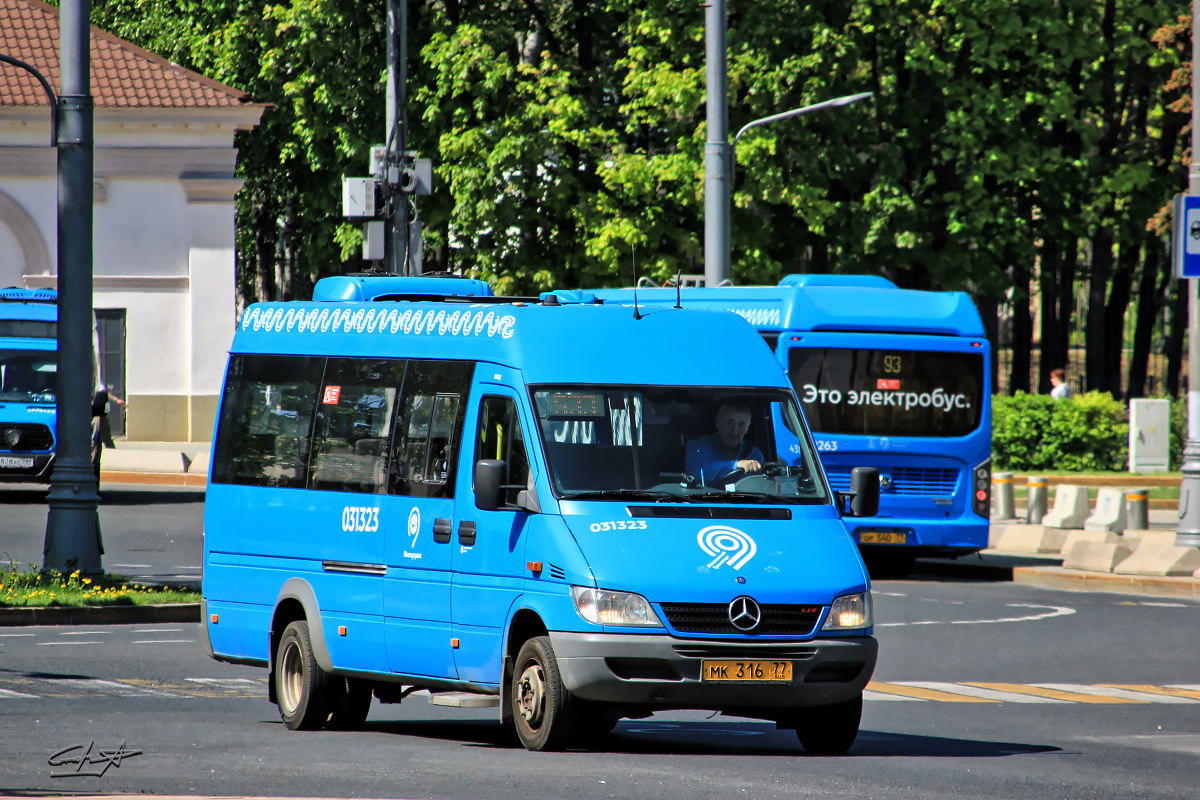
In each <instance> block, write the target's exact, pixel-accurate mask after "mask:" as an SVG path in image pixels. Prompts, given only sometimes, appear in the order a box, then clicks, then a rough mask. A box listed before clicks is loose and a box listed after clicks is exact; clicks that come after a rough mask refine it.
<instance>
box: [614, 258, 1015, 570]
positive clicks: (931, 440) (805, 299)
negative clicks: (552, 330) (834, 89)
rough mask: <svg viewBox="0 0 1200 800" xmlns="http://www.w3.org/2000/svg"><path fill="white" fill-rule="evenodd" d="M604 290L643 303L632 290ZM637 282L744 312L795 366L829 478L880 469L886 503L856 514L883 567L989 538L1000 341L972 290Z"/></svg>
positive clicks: (965, 549) (856, 533) (834, 482)
mask: <svg viewBox="0 0 1200 800" xmlns="http://www.w3.org/2000/svg"><path fill="white" fill-rule="evenodd" d="M595 294H596V296H597V297H601V298H604V299H606V300H607V301H608V302H622V303H627V304H632V303H633V296H634V292H633V291H631V290H629V289H614V290H607V291H605V290H601V291H597V292H596V293H595ZM636 294H637V300H638V302H639V303H641V304H643V305H645V306H646V307H651V308H660V307H663V306H668V307H673V306H675V305H677V304H678V305H681V306H682V307H683V308H686V309H708V310H723V311H729V312H733V313H734V314H737V315H739V316H741V317H743V318H745V319H746V320H747V321H748V322H750V324H752V325H753V326H754V327H755V328H757V329H758V331H759V332H760V334H761V335H762V338H763V339H764V340H765V341H766V342H767V344H768V346H769V347H770V348H771V350H772V351H773V352H774V353H775V355H776V357H777V358H778V359H779V362H780V363H781V364H782V365H783V367H784V368H785V369H786V370H787V373H788V376H789V378H790V380H791V383H792V386H793V387H794V388H795V390H796V393H797V395H798V396H799V398H800V404H801V407H802V408H803V410H804V416H805V418H806V420H807V421H808V424H809V426H810V428H811V430H812V433H813V437H814V439H815V441H816V446H817V454H818V456H819V457H820V459H821V463H822V464H823V465H824V467H825V474H826V476H827V477H828V479H829V484H830V486H831V487H832V488H833V489H834V490H838V489H846V488H849V485H850V474H851V470H852V469H853V468H854V467H857V466H870V467H874V468H875V469H877V470H879V481H880V502H879V513H878V515H877V516H872V517H869V518H862V519H855V520H853V522H852V523H851V525H850V532H851V535H852V536H853V537H854V540H855V541H856V542H857V543H858V544H859V545H860V546H861V548H862V552H863V556H864V557H865V558H866V560H867V564H868V566H869V567H871V569H872V574H874V575H876V576H877V577H880V576H889V577H899V576H902V575H904V574H906V573H907V572H908V571H909V570H910V569H911V567H912V565H913V560H914V559H915V558H916V557H917V556H919V555H928V556H942V557H945V556H949V557H958V556H961V555H966V554H969V553H974V552H977V551H979V550H981V549H983V548H985V547H987V543H988V517H989V515H990V510H991V483H992V478H991V449H992V416H991V393H990V392H989V391H988V377H987V376H989V375H990V374H991V363H990V360H991V350H990V347H989V345H988V340H987V338H986V335H985V333H984V329H983V322H982V320H981V319H980V317H979V312H978V311H977V310H976V309H975V305H974V303H972V301H971V298H970V297H969V296H968V295H966V294H965V293H963V292H925V291H915V290H908V289H899V288H897V287H896V285H895V284H894V283H892V282H891V281H889V280H887V279H886V278H883V277H880V276H877V275H789V276H787V277H785V278H784V279H783V280H782V281H780V283H779V285H778V286H732V287H718V288H690V289H677V288H667V289H663V288H652V289H647V290H642V289H638V290H637V292H636ZM710 341H711V340H710V339H709V338H708V337H705V338H704V339H702V340H700V341H698V342H693V343H691V346H699V347H701V348H703V347H706V346H707V345H708V343H709V342H710Z"/></svg>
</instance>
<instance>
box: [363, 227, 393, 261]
mask: <svg viewBox="0 0 1200 800" xmlns="http://www.w3.org/2000/svg"><path fill="white" fill-rule="evenodd" d="M386 237H387V231H386V230H385V229H384V227H383V220H371V221H370V222H367V223H364V224H363V251H362V257H363V261H383V259H384V257H385V256H386V255H387V238H386Z"/></svg>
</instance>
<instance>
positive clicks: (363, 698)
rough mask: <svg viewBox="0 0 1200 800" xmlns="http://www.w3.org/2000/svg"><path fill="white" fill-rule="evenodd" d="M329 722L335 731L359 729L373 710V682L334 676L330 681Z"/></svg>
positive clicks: (328, 726) (331, 728) (330, 727)
mask: <svg viewBox="0 0 1200 800" xmlns="http://www.w3.org/2000/svg"><path fill="white" fill-rule="evenodd" d="M328 688H329V709H330V713H329V722H328V723H326V725H325V727H326V728H329V729H330V730H335V731H353V730H358V729H359V728H361V727H362V726H363V723H364V722H366V721H367V714H369V713H370V711H371V697H372V694H371V684H369V683H366V682H365V681H361V680H358V679H357V678H343V677H341V676H340V675H337V676H334V677H333V678H332V679H331V680H330V681H329V687H328Z"/></svg>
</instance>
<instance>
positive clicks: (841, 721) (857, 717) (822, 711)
mask: <svg viewBox="0 0 1200 800" xmlns="http://www.w3.org/2000/svg"><path fill="white" fill-rule="evenodd" d="M862 703H863V699H862V695H861V694H859V695H858V697H855V698H854V699H852V700H847V701H846V702H844V703H838V704H836V705H832V706H818V707H817V708H808V709H804V712H803V713H804V716H803V717H801V718H800V720H799V721H797V723H796V737H797V738H799V739H800V744H801V745H802V746H803V747H804V750H805V751H806V752H808V753H811V754H812V755H814V756H840V755H842V754H843V753H845V752H846V751H847V750H849V749H850V746H851V745H852V744H854V740H855V738H856V737H857V736H858V725H859V723H860V722H861V721H862Z"/></svg>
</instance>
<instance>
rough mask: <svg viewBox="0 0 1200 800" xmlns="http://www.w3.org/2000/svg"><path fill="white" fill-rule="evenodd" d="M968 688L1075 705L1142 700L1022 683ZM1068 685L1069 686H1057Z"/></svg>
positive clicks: (973, 684) (988, 684) (983, 684)
mask: <svg viewBox="0 0 1200 800" xmlns="http://www.w3.org/2000/svg"><path fill="white" fill-rule="evenodd" d="M967 685H968V686H978V687H980V688H982V689H999V690H1000V691H1002V692H1016V693H1017V694H1031V695H1034V696H1035V697H1049V698H1052V699H1054V700H1070V701H1072V702H1075V703H1101V704H1103V703H1141V702H1145V701H1142V700H1127V699H1125V698H1121V697H1099V696H1097V695H1094V694H1088V693H1085V692H1073V691H1070V690H1064V689H1055V688H1052V687H1048V686H1045V685H1044V684H1043V685H1040V686H1037V685H1026V684H1023V683H968V684H967ZM1059 685H1060V686H1062V685H1069V684H1059Z"/></svg>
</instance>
